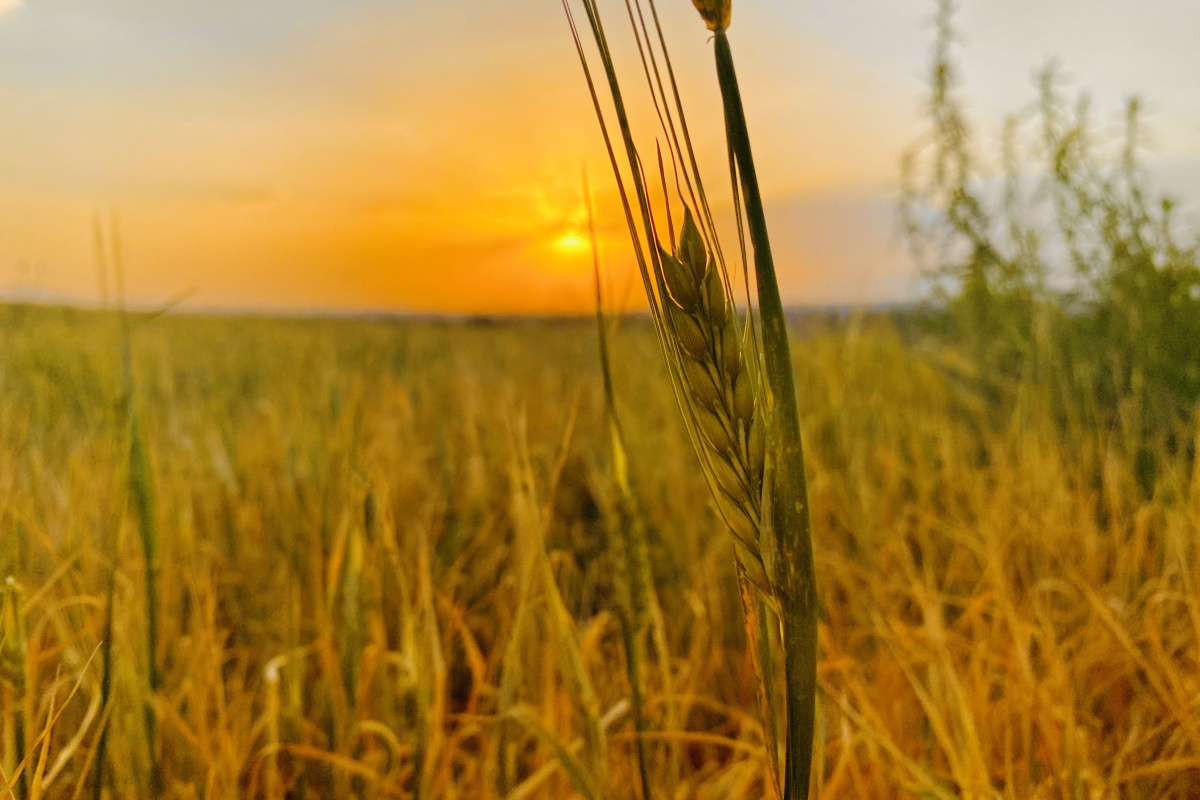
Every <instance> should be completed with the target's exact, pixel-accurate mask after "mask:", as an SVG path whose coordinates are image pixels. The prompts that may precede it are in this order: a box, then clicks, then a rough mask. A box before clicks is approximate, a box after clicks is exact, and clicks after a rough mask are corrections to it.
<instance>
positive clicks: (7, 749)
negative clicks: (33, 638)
mask: <svg viewBox="0 0 1200 800" xmlns="http://www.w3.org/2000/svg"><path fill="white" fill-rule="evenodd" d="M21 594H22V593H21V587H20V585H19V584H18V583H17V582H16V581H15V580H14V579H13V578H12V577H11V576H10V577H8V578H6V579H5V582H4V586H3V587H2V588H0V714H2V716H0V724H3V726H4V727H3V730H2V731H0V746H2V747H3V753H2V755H0V768H2V771H3V777H0V780H5V779H7V777H8V776H10V775H14V774H16V771H17V768H18V765H19V764H21V763H22V762H23V761H24V760H25V740H26V737H27V736H28V733H29V721H30V720H31V719H32V714H33V702H32V700H33V698H32V697H31V696H30V692H29V683H30V681H29V658H28V651H27V648H26V643H25V617H24V614H23V613H22V610H21ZM14 792H15V794H16V798H17V800H24V798H25V796H26V780H25V776H24V774H22V775H20V776H19V777H18V778H17V782H16V786H15V787H14Z"/></svg>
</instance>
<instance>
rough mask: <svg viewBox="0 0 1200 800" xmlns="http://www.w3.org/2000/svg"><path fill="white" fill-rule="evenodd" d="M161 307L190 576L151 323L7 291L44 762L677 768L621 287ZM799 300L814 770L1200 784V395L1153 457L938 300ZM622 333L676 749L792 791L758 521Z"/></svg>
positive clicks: (981, 784)
mask: <svg viewBox="0 0 1200 800" xmlns="http://www.w3.org/2000/svg"><path fill="white" fill-rule="evenodd" d="M131 324H132V334H131V336H132V355H133V359H132V360H133V365H134V371H133V375H134V378H135V380H134V382H133V383H134V385H135V386H136V392H137V396H138V402H139V408H140V415H141V423H142V425H143V426H144V430H145V441H146V452H147V453H148V457H149V467H148V469H149V475H148V476H147V479H148V481H149V483H150V485H152V486H153V492H152V494H151V495H150V501H151V503H152V505H151V506H150V507H151V508H152V509H153V514H154V517H155V519H154V522H155V523H156V531H157V537H158V539H157V552H156V555H155V559H154V564H153V569H154V573H155V575H156V578H157V582H156V593H157V597H154V598H151V602H150V603H149V604H148V603H147V598H146V596H145V592H146V586H147V580H146V575H147V574H148V573H147V571H146V570H144V568H143V566H144V565H143V545H142V541H143V540H142V538H140V535H139V518H138V516H139V514H138V512H139V508H140V506H139V505H138V504H137V503H135V502H132V501H131V491H130V481H129V474H130V465H129V452H130V451H129V446H128V443H127V442H128V437H129V430H128V429H129V420H128V418H127V415H126V414H125V411H124V408H125V405H124V404H123V401H122V381H121V378H120V373H121V366H120V359H119V352H120V348H119V341H120V335H119V330H118V326H117V320H116V317H115V316H112V315H105V314H102V313H96V312H83V311H75V310H66V309H53V308H34V307H17V306H11V307H4V308H0V337H2V339H0V575H3V576H11V579H10V580H9V581H8V582H7V583H6V584H5V588H4V598H3V603H4V605H3V612H2V614H0V624H2V625H3V629H2V630H0V725H2V738H0V746H2V748H3V749H2V752H0V755H2V758H0V768H2V769H3V770H4V772H3V774H0V788H3V789H4V794H3V796H4V797H16V798H73V797H146V796H151V795H158V796H162V797H172V798H175V797H177V798H233V797H247V798H271V800H275V799H277V798H284V797H289V798H300V797H309V798H317V797H322V798H323V797H361V798H376V797H416V798H489V797H500V796H504V795H502V794H501V789H502V788H503V789H504V791H506V793H507V796H508V797H510V798H529V799H530V800H533V799H534V798H566V797H573V796H588V795H589V794H590V795H593V796H595V797H604V798H626V797H630V798H632V797H638V796H640V793H641V788H640V782H639V777H638V762H637V758H636V746H637V741H638V739H639V737H638V735H637V734H636V732H635V730H634V727H633V725H632V722H631V720H630V681H629V679H628V677H627V672H626V669H625V655H624V647H623V645H622V637H621V629H620V625H619V622H618V618H617V617H618V613H617V610H616V609H615V608H614V605H613V601H612V597H613V591H612V588H613V581H614V575H616V574H617V571H616V570H614V566H613V563H612V551H611V548H610V547H609V546H608V541H609V539H610V537H611V536H612V535H613V534H614V529H615V527H616V526H619V525H620V524H621V519H622V518H621V515H620V514H618V513H617V504H616V499H615V498H614V497H613V496H612V492H611V489H610V488H609V487H610V486H611V483H610V482H609V481H608V480H607V475H608V474H609V470H610V468H611V465H610V464H609V463H608V462H609V460H610V456H609V450H608V448H607V443H606V439H605V433H604V396H603V389H602V386H601V380H600V369H599V364H598V361H597V358H596V332H595V328H594V325H593V324H592V323H589V322H587V321H573V320H557V321H556V320H542V321H538V320H526V321H507V322H503V323H495V322H492V323H487V322H453V321H397V320H367V319H359V320H355V319H345V320H334V319H294V320H293V319H262V318H258V319H255V318H216V317H211V318H209V317H188V316H184V315H178V316H172V315H168V316H164V317H159V318H155V319H150V318H146V317H138V316H134V317H133V319H132V320H131ZM792 333H793V354H794V361H795V369H796V373H797V384H798V386H797V388H798V397H799V399H800V410H801V417H802V423H803V429H804V431H803V432H804V436H805V441H806V446H807V454H806V455H807V469H808V474H809V481H810V492H811V502H812V517H813V529H814V536H815V539H816V541H815V547H816V554H817V555H816V559H817V574H818V580H819V587H818V590H819V597H820V603H821V606H820V624H819V631H818V633H819V643H820V662H819V667H818V679H819V686H820V694H819V698H818V712H817V736H816V738H817V745H816V748H815V753H814V767H813V773H814V774H813V789H814V796H817V797H821V798H891V797H899V798H951V797H962V798H1035V797H1036V798H1070V799H1071V800H1074V799H1075V798H1102V797H1123V798H1164V797H1175V798H1187V797H1195V796H1197V794H1198V793H1200V715H1198V714H1197V710H1198V709H1200V677H1198V676H1200V663H1198V662H1200V593H1198V592H1197V585H1198V584H1200V552H1197V551H1198V549H1200V541H1198V539H1197V535H1196V532H1197V530H1200V467H1197V466H1196V463H1195V461H1194V458H1193V457H1192V456H1191V455H1190V454H1191V453H1194V452H1195V446H1194V444H1191V445H1189V446H1183V447H1180V446H1178V442H1180V441H1182V442H1185V443H1195V442H1196V439H1197V438H1198V436H1200V430H1198V428H1197V424H1196V419H1195V418H1193V419H1192V420H1191V422H1190V423H1189V424H1188V425H1181V426H1180V427H1179V428H1178V429H1177V430H1172V431H1169V432H1168V433H1169V436H1168V437H1167V438H1170V439H1171V441H1172V442H1173V443H1174V444H1169V443H1166V438H1164V439H1163V442H1162V443H1160V444H1161V447H1160V449H1159V450H1158V451H1155V452H1156V453H1157V456H1158V460H1157V464H1158V467H1157V469H1156V471H1155V474H1154V476H1153V480H1152V482H1151V483H1150V484H1149V485H1147V482H1146V480H1145V478H1144V475H1142V473H1141V472H1139V468H1138V463H1139V455H1138V452H1139V450H1141V451H1142V452H1144V451H1145V443H1144V441H1143V440H1140V439H1139V440H1137V441H1136V442H1135V440H1134V438H1133V437H1134V436H1135V432H1131V431H1130V430H1127V429H1126V428H1125V427H1124V426H1122V425H1121V424H1120V419H1119V418H1118V420H1117V422H1115V423H1114V424H1112V425H1108V426H1096V425H1094V424H1091V423H1090V422H1089V421H1088V420H1087V419H1084V418H1081V419H1070V418H1068V419H1062V418H1057V419H1056V418H1051V416H1050V415H1049V414H1048V412H1044V411H1043V410H1042V409H1046V408H1052V407H1055V406H1054V404H1053V403H1050V402H1042V398H1040V397H1039V395H1038V393H1039V392H1043V391H1049V389H1047V388H1046V387H1044V386H1037V385H1034V384H1032V383H1030V384H1028V385H1022V384H1014V385H1012V386H1007V387H1005V391H1006V392H1007V394H1006V396H1007V397H1009V398H1010V401H1008V402H1004V403H999V404H998V403H995V402H985V401H984V400H983V399H981V398H980V397H979V395H978V392H977V391H975V389H973V384H972V382H971V380H970V377H971V376H970V360H969V359H967V358H964V357H963V356H962V354H960V353H957V352H956V351H955V350H954V349H953V347H951V346H950V345H947V344H944V343H943V344H938V343H936V342H935V341H933V340H929V339H927V338H925V337H923V336H921V335H919V334H917V333H914V332H913V331H912V330H911V329H910V328H909V327H907V326H906V325H904V324H903V322H902V321H900V322H897V321H895V320H891V319H889V318H887V317H885V316H883V315H877V316H853V317H850V318H846V319H827V318H819V317H810V318H808V319H806V320H805V321H804V323H803V324H800V325H796V326H794V327H793V331H792ZM609 346H610V350H611V359H612V365H613V384H614V389H615V393H616V397H617V404H618V407H619V409H620V411H621V414H622V422H623V425H624V428H625V439H626V445H627V450H628V461H629V464H628V468H629V473H630V475H631V477H632V485H633V487H634V491H635V494H636V497H637V504H638V509H639V511H638V513H639V514H640V515H642V517H643V519H644V520H645V525H646V531H647V540H648V548H649V554H650V559H649V561H650V564H651V567H652V572H653V578H654V583H655V589H656V592H657V595H658V602H659V604H660V605H661V608H662V615H661V623H662V624H661V628H662V632H663V636H662V637H661V639H659V640H657V641H656V644H655V646H654V647H651V648H649V657H648V658H647V659H646V660H645V661H644V663H643V664H642V670H641V674H640V676H639V677H640V681H639V682H640V684H641V687H640V688H641V691H642V693H643V695H644V698H643V700H644V707H645V714H646V726H645V727H646V730H645V732H644V733H643V734H642V736H641V737H640V739H641V741H642V742H643V743H644V746H645V753H646V755H647V759H648V767H649V769H648V772H649V774H648V785H649V786H650V788H651V791H652V793H653V796H654V797H657V798H758V797H762V796H764V794H765V793H766V791H767V789H766V785H765V783H764V780H765V777H764V776H765V774H766V770H767V762H768V753H767V752H766V749H765V746H764V741H766V740H768V738H769V737H764V735H763V729H762V723H761V721H760V715H759V713H758V701H757V700H756V698H755V691H756V690H755V686H756V681H755V670H754V668H753V665H752V656H753V654H752V653H751V652H749V651H748V650H747V648H746V644H745V627H744V625H743V621H742V610H741V605H740V602H739V598H740V595H739V592H738V583H737V576H736V574H735V572H734V568H733V565H734V560H733V554H732V543H731V537H729V536H728V535H726V532H725V530H724V529H723V522H722V521H721V519H720V517H719V516H718V513H717V510H716V509H715V508H714V506H713V502H712V499H711V495H710V494H709V492H708V489H707V487H706V485H705V483H704V478H703V475H702V473H701V472H700V470H699V469H698V468H697V465H696V464H695V461H694V456H693V454H692V452H691V449H690V445H689V442H688V440H687V437H686V434H685V431H684V430H683V426H682V423H681V422H680V420H679V415H678V411H677V409H676V407H675V403H674V400H673V398H672V396H671V390H670V386H669V384H668V382H667V379H666V375H665V371H664V369H663V365H662V356H661V354H660V353H659V351H658V347H657V344H656V342H655V340H654V334H653V331H652V329H651V328H650V326H649V324H648V323H647V322H646V321H645V320H642V319H637V318H634V319H629V320H626V321H624V322H620V323H618V324H617V325H616V327H615V328H614V329H613V330H612V332H611V334H610V338H609ZM1164 436H1166V434H1164ZM1139 443H1140V445H1141V446H1140V447H1139ZM1143 457H1144V456H1143ZM110 587H111V610H112V613H111V618H109V615H108V613H107V612H108V609H109V608H110V604H109V597H110ZM148 608H153V609H154V612H155V614H156V617H157V623H156V624H157V635H156V636H155V637H154V639H153V641H154V646H153V652H150V641H151V639H150V637H149V636H148V633H147V621H148V620H147V609H148ZM109 626H111V637H109V638H108V641H110V642H111V649H109V650H107V651H106V649H105V648H104V647H102V646H101V645H102V641H105V640H106V637H105V632H106V630H107V629H108V628H109ZM659 650H663V651H664V652H658V651H659ZM106 655H107V657H108V658H109V659H111V661H110V668H109V675H108V678H107V679H106V676H105V672H104V669H103V664H104V660H105V656H106ZM152 665H153V669H151V667H152ZM152 672H154V673H157V688H155V689H154V690H152V689H151V688H150V687H151V686H152V684H151V683H150V679H149V675H150V674H151V673H152ZM106 680H107V688H105V685H106ZM105 698H107V702H105ZM101 730H106V732H107V733H106V736H105V742H104V745H103V747H101V744H100V738H101V737H100V732H101ZM581 771H584V772H586V775H584V776H581V775H579V774H577V773H579V772H581ZM98 775H100V776H101V777H100V778H99V780H98V778H97V776H98ZM584 778H586V780H585V779H584Z"/></svg>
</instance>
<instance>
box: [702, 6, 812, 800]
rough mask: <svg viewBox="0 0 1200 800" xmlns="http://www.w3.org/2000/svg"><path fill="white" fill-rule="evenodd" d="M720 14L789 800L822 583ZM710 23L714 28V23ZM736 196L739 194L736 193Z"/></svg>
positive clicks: (807, 765)
mask: <svg viewBox="0 0 1200 800" xmlns="http://www.w3.org/2000/svg"><path fill="white" fill-rule="evenodd" d="M723 6H724V10H723V12H722V13H718V14H717V15H715V17H714V19H715V21H716V23H717V24H716V26H715V28H713V30H714V34H715V35H714V50H715V54H716V65H717V80H718V82H719V83H720V86H721V100H722V103H723V105H724V111H725V134H726V137H727V138H728V140H729V146H730V149H731V150H732V151H733V155H734V162H735V166H736V171H737V174H738V176H739V177H740V178H741V181H740V183H741V187H740V188H741V193H742V196H741V199H742V205H743V206H744V208H745V212H746V221H747V227H748V228H749V229H750V242H751V245H752V246H753V248H754V275H755V281H756V285H757V288H758V306H759V319H760V322H761V325H762V337H763V342H762V356H763V361H764V364H765V367H766V368H765V369H764V370H763V373H764V375H765V377H766V389H767V395H768V398H769V402H768V407H769V408H770V409H771V413H770V423H771V424H770V431H771V434H772V436H771V437H770V438H771V446H772V456H773V463H774V466H775V469H776V472H775V475H774V486H775V493H774V498H773V505H772V508H771V510H770V517H771V519H772V523H773V526H774V530H773V533H774V535H775V537H774V538H775V564H774V567H775V568H774V571H773V575H772V578H773V579H774V581H775V591H776V593H777V595H778V597H779V601H780V602H779V605H780V608H781V614H780V623H781V628H782V634H783V641H784V678H785V683H786V686H787V750H786V752H787V765H786V772H785V782H784V797H785V798H788V799H789V800H790V799H791V798H794V797H806V796H807V795H808V786H809V773H810V770H811V767H812V746H813V723H814V720H815V711H816V697H817V584H816V568H815V565H814V563H813V548H812V522H811V519H810V516H809V505H808V482H807V480H806V477H805V474H804V446H803V442H802V439H801V435H800V410H799V407H798V406H797V402H796V383H795V377H794V376H793V374H792V355H791V348H790V346H789V344H788V336H787V320H786V317H785V316H784V312H783V302H782V300H781V298H780V295H779V282H778V280H777V279H776V277H775V263H774V259H773V258H772V255H771V243H770V240H769V238H768V235H767V219H766V214H765V213H764V211H763V204H762V194H761V192H760V191H759V187H758V174H757V172H756V171H755V168H754V155H753V153H752V151H751V148H750V134H749V131H748V130H747V129H746V115H745V112H744V111H743V109H742V97H741V91H740V89H739V87H738V80H737V73H736V72H735V71H734V66H733V53H732V51H731V50H730V48H729V38H728V37H727V36H726V34H725V30H726V28H727V27H728V25H729V17H730V13H729V6H730V4H729V3H728V2H726V3H724V4H723ZM702 16H705V21H706V22H709V23H710V27H712V23H711V22H710V18H709V17H708V16H706V15H704V14H703V11H702ZM735 191H736V188H735Z"/></svg>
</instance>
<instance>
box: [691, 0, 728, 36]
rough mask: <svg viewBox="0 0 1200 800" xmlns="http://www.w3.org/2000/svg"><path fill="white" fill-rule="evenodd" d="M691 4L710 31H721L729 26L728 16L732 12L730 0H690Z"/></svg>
mask: <svg viewBox="0 0 1200 800" xmlns="http://www.w3.org/2000/svg"><path fill="white" fill-rule="evenodd" d="M692 4H693V5H694V6H696V10H697V11H699V12H700V16H701V17H703V18H704V24H705V25H707V26H708V29H709V30H710V31H723V30H725V29H726V28H728V27H729V17H730V15H731V14H732V13H733V1H732V0H692Z"/></svg>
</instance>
